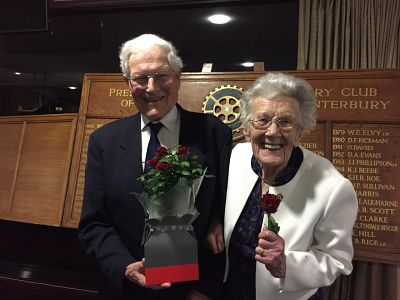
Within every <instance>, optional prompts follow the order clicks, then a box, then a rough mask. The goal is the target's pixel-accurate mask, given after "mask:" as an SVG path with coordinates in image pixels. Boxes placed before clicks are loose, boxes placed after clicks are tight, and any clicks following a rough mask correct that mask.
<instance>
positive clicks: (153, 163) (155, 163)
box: [147, 158, 158, 168]
mask: <svg viewBox="0 0 400 300" xmlns="http://www.w3.org/2000/svg"><path fill="white" fill-rule="evenodd" d="M147 163H148V164H149V165H150V166H153V167H154V168H155V167H156V165H157V164H158V159H157V158H152V159H150V160H149V161H148V162H147Z"/></svg>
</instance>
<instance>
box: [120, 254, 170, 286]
mask: <svg viewBox="0 0 400 300" xmlns="http://www.w3.org/2000/svg"><path fill="white" fill-rule="evenodd" d="M125 277H126V278H127V279H128V280H130V281H132V282H134V283H136V284H138V285H140V286H141V287H144V288H150V289H153V290H159V289H163V288H169V287H171V283H169V282H166V283H162V284H160V285H155V286H146V277H145V276H144V258H143V259H142V261H137V262H134V263H132V264H129V265H128V266H127V267H126V269H125Z"/></svg>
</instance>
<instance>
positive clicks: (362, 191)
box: [63, 70, 400, 263]
mask: <svg viewBox="0 0 400 300" xmlns="http://www.w3.org/2000/svg"><path fill="white" fill-rule="evenodd" d="M287 73H290V74H292V75H294V76H298V77H301V78H304V79H306V80H307V81H308V82H310V84H311V85H312V86H313V88H314V90H315V94H316V96H317V107H318V124H317V126H316V128H315V130H314V131H313V132H311V133H310V134H309V135H307V136H304V137H303V139H302V146H304V147H305V148H307V149H309V150H311V151H314V152H315V153H317V154H319V155H321V156H324V157H326V158H328V159H329V160H331V161H332V162H333V164H334V165H335V166H336V168H337V169H338V170H339V171H340V172H341V173H342V174H343V175H344V176H346V177H347V178H349V179H350V180H351V181H352V183H353V185H354V187H355V189H356V191H357V195H358V202H359V212H358V216H357V221H356V224H355V226H354V229H353V242H354V247H355V258H356V259H359V260H365V261H377V262H384V263H399V262H400V256H399V254H400V253H399V252H400V251H399V249H400V241H399V226H400V211H399V202H400V193H399V189H398V188H399V185H400V179H399V178H400V177H399V173H400V170H399V163H400V157H399V154H398V150H397V149H398V147H399V144H400V71H399V70H368V71H307V72H299V71H291V72H287ZM262 75H263V73H256V72H234V73H184V74H183V75H182V78H181V89H180V94H179V103H180V104H181V105H182V106H183V107H184V108H185V109H188V110H191V111H197V112H203V113H211V114H213V115H215V116H216V117H218V118H220V119H221V120H222V121H224V122H225V123H226V124H227V125H228V126H230V127H231V129H232V137H233V140H234V142H242V141H243V138H244V137H243V134H242V128H241V124H240V120H239V116H240V95H241V93H242V92H243V91H245V90H246V89H247V88H248V87H249V86H250V85H251V83H252V82H253V81H254V80H255V79H256V78H258V77H260V76H262ZM136 112H137V109H136V107H135V105H134V103H133V100H132V97H131V95H130V91H129V89H128V87H127V85H126V83H125V82H124V80H123V78H122V76H121V75H120V74H86V75H85V79H84V84H83V90H82V98H81V107H80V112H79V119H78V125H77V131H76V138H75V145H74V151H73V158H72V165H71V173H70V177H69V182H68V191H67V197H66V206H65V213H64V219H63V224H64V226H66V227H76V226H77V224H78V221H79V216H80V210H81V207H82V200H83V199H82V197H83V185H84V169H85V163H86V152H87V144H88V139H89V135H90V133H91V132H92V131H93V130H95V129H96V128H98V127H100V126H102V125H104V124H106V123H108V122H111V121H113V120H115V119H118V118H122V117H126V116H129V115H131V114H133V113H136ZM193 134H196V133H195V132H194V133H193ZM133 180H134V179H133Z"/></svg>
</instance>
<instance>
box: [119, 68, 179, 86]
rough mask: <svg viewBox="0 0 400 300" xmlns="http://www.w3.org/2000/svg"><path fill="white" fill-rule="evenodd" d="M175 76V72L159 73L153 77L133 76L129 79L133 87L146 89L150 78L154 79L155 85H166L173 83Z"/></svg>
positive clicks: (145, 75)
mask: <svg viewBox="0 0 400 300" xmlns="http://www.w3.org/2000/svg"><path fill="white" fill-rule="evenodd" d="M174 75H175V72H174V71H159V72H156V73H154V74H152V75H147V74H133V75H132V76H131V77H127V79H129V80H130V81H131V83H132V84H133V85H139V86H142V87H145V86H147V85H148V84H149V79H150V78H153V81H154V83H155V84H157V85H165V84H168V83H170V82H171V80H172V77H173V76H174Z"/></svg>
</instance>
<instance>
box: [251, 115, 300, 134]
mask: <svg viewBox="0 0 400 300" xmlns="http://www.w3.org/2000/svg"><path fill="white" fill-rule="evenodd" d="M250 122H251V123H252V124H253V126H254V127H255V128H257V129H261V130H266V129H268V128H269V127H270V126H271V125H272V123H275V125H276V127H278V129H279V130H280V131H282V132H290V131H292V130H293V129H296V128H301V126H300V125H299V123H298V122H296V121H294V120H293V119H291V118H288V117H277V116H275V117H273V118H272V119H271V118H261V119H257V120H250Z"/></svg>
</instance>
